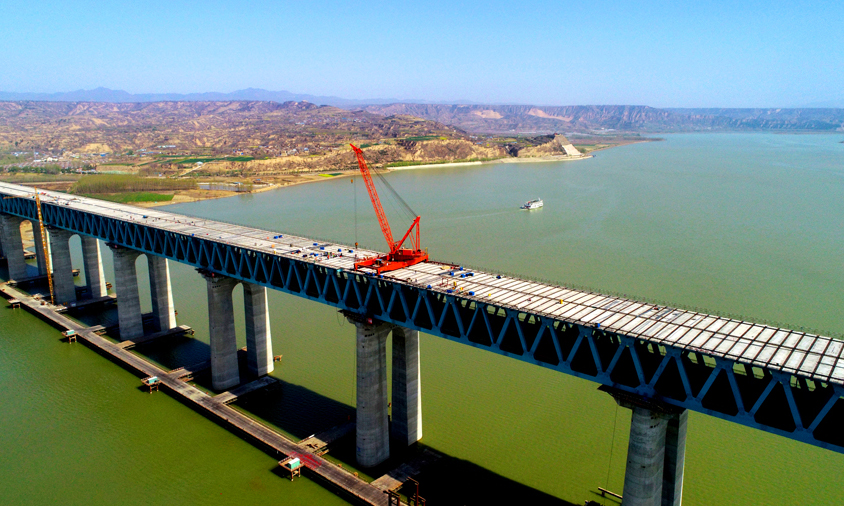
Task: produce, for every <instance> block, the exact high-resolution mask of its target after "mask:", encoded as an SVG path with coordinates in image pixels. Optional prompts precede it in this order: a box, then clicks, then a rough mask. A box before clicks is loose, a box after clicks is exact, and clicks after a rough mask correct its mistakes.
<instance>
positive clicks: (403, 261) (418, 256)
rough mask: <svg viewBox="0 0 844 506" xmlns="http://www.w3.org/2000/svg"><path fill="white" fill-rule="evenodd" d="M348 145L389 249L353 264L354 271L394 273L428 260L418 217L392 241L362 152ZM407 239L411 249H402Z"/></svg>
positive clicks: (388, 225)
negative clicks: (420, 233)
mask: <svg viewBox="0 0 844 506" xmlns="http://www.w3.org/2000/svg"><path fill="white" fill-rule="evenodd" d="M349 145H350V146H352V151H354V152H355V157H356V158H357V161H358V167H359V168H360V173H361V175H363V180H364V182H365V183H366V191H368V192H369V199H370V200H371V201H372V207H373V208H374V209H375V215H376V216H377V217H378V225H379V226H380V227H381V233H383V234H384V239H386V240H387V246H388V247H389V248H390V252H389V253H388V254H387V255H384V256H380V257H374V258H367V259H364V260H362V261H360V262H355V269H357V268H359V267H370V268H372V269H375V272H377V273H378V274H381V273H382V272H388V271H394V270H396V269H401V268H402V267H409V266H411V265H415V264H418V263H420V262H424V261H426V260H428V252H427V251H422V246H421V244H420V239H419V218H420V217H419V216H417V217H416V219H414V220H413V223H412V224H411V225H410V228H408V229H407V232H406V233H405V234H404V236H403V237H402V238H401V240H400V241H398V242H396V241H394V240H393V231H392V230H391V229H390V222H388V221H387V215H386V214H385V213H384V208H383V207H382V206H381V199H379V198H378V192H377V191H376V190H375V183H373V181H372V175H371V174H370V173H369V166H367V165H366V160H364V158H363V151H361V149H360V148H358V147H357V146H355V145H354V144H349ZM414 228H415V229H416V234H414V235H411V232H413V229H414ZM408 237H410V242H411V243H412V244H413V246H412V248H402V245H403V244H404V241H406V240H407V238H408ZM414 239H415V240H414Z"/></svg>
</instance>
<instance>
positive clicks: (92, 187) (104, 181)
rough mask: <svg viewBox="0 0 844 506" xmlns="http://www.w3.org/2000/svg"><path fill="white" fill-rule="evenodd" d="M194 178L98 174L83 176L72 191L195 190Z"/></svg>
mask: <svg viewBox="0 0 844 506" xmlns="http://www.w3.org/2000/svg"><path fill="white" fill-rule="evenodd" d="M196 188H197V185H196V181H195V180H192V179H166V178H154V177H139V176H133V175H131V174H96V175H90V176H83V177H82V178H80V179H79V181H77V182H76V184H75V185H73V187H72V188H71V193H78V194H92V193H129V192H148V191H172V190H194V189H196Z"/></svg>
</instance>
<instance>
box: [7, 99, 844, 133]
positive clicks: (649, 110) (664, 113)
mask: <svg viewBox="0 0 844 506" xmlns="http://www.w3.org/2000/svg"><path fill="white" fill-rule="evenodd" d="M0 101H11V102H26V101H31V102H70V103H78V102H84V103H118V104H127V103H164V102H177V103H180V104H187V103H192V102H200V103H211V102H233V101H245V102H249V103H257V102H267V103H279V104H281V103H285V102H304V101H306V102H309V103H311V104H316V105H328V106H333V107H339V108H343V109H347V110H359V109H362V110H365V111H367V112H369V113H372V114H376V115H379V116H394V115H405V116H415V117H418V118H423V119H426V120H430V121H436V122H439V123H442V124H444V125H451V126H454V127H457V128H460V129H463V130H466V131H468V132H473V133H496V134H515V133H519V134H524V133H537V134H547V133H553V132H572V131H599V132H602V131H606V130H617V131H624V132H631V131H635V132H695V131H813V132H825V131H826V132H828V131H840V130H844V109H839V108H791V109H776V108H770V109H736V108H733V109H719V108H705V109H694V108H666V109H658V108H654V107H649V106H644V105H576V106H533V105H482V104H473V103H471V102H470V103H464V104H447V103H434V102H424V101H398V100H395V99H362V100H359V99H346V98H340V97H334V96H318V95H308V94H300V93H291V92H288V91H268V90H263V89H257V88H247V89H244V90H238V91H233V92H231V93H217V92H209V93H188V94H178V93H159V94H156V93H149V94H132V93H128V92H126V91H122V90H111V89H108V88H97V89H94V90H78V91H72V92H65V93H9V92H0ZM179 107H180V108H181V109H184V108H185V106H179ZM250 107H254V106H250Z"/></svg>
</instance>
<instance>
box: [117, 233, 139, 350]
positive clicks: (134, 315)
mask: <svg viewBox="0 0 844 506" xmlns="http://www.w3.org/2000/svg"><path fill="white" fill-rule="evenodd" d="M109 247H110V248H111V251H112V253H113V256H114V291H115V293H116V294H117V321H118V324H119V326H120V338H121V339H124V340H125V339H132V338H135V337H140V336H142V335H144V322H143V317H142V316H141V298H140V295H139V294H138V273H137V271H136V270H135V260H137V258H138V255H140V254H141V253H140V252H139V251H135V250H132V249H127V248H122V247H120V246H113V245H109Z"/></svg>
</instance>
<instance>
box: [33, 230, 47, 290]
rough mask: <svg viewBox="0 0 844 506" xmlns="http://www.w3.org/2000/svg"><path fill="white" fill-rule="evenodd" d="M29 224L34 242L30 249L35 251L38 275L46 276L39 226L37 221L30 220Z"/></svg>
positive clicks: (45, 261) (45, 260) (45, 262)
mask: <svg viewBox="0 0 844 506" xmlns="http://www.w3.org/2000/svg"><path fill="white" fill-rule="evenodd" d="M31 222H32V238H33V242H34V244H33V248H32V249H34V250H35V259H36V261H37V262H38V275H39V276H44V275H46V274H47V259H46V258H44V243H43V242H41V225H40V224H39V222H38V220H31ZM48 253H49V252H48Z"/></svg>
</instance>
